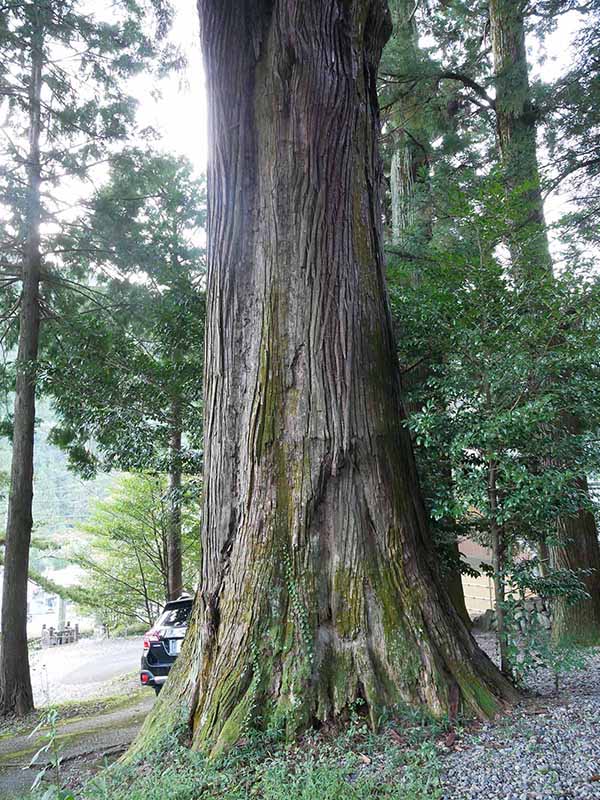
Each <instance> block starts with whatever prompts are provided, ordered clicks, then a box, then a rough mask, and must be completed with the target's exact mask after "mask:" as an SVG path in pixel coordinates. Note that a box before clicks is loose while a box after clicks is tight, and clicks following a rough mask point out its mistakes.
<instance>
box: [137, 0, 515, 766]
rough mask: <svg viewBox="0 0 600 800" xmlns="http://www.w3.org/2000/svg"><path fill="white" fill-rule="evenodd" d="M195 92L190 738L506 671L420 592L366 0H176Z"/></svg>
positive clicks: (186, 687) (418, 531) (434, 697)
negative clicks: (180, 2) (200, 347)
mask: <svg viewBox="0 0 600 800" xmlns="http://www.w3.org/2000/svg"><path fill="white" fill-rule="evenodd" d="M199 9H200V16H201V29H202V42H203V49H204V57H205V63H206V78H207V85H208V92H209V97H210V130H211V136H212V139H211V150H210V162H209V197H210V199H209V275H208V302H207V309H208V314H207V350H206V380H205V429H204V430H205V483H204V486H205V510H204V519H203V563H202V578H201V581H202V582H201V587H200V591H199V595H198V599H197V602H196V605H195V609H194V614H193V618H192V623H191V626H190V629H189V632H188V636H187V638H186V642H185V645H184V649H183V653H182V655H181V657H180V658H179V659H178V661H177V663H176V665H175V668H174V671H173V674H172V677H171V678H170V679H169V681H168V682H167V685H166V687H165V690H164V691H163V693H162V695H161V698H160V700H159V703H158V705H157V707H156V711H155V712H154V713H153V714H152V715H151V717H150V718H149V720H148V721H147V723H146V725H145V727H144V730H143V731H142V734H141V736H140V738H139V740H138V744H137V745H136V747H137V748H139V747H141V746H142V744H143V745H144V746H146V745H147V741H148V738H149V737H150V736H151V734H152V733H153V731H158V730H160V729H161V728H162V730H164V724H165V714H167V713H168V712H169V709H172V708H174V707H177V706H178V705H179V703H181V702H183V704H184V706H186V707H187V708H188V709H189V715H190V723H191V729H192V734H191V735H192V742H193V744H194V746H196V747H199V748H202V749H205V750H208V751H210V752H212V753H213V754H215V753H218V752H220V751H221V750H222V749H223V748H226V747H228V746H230V745H231V744H233V743H234V742H235V741H236V740H237V739H238V737H239V736H240V735H241V733H242V732H243V731H244V730H245V728H246V727H247V726H248V725H255V724H258V720H260V721H261V723H262V724H266V723H271V724H279V725H281V727H282V728H284V729H285V730H286V732H287V734H288V735H293V734H295V733H297V732H298V731H300V730H302V729H303V728H306V727H307V726H310V725H312V724H320V723H326V722H335V721H337V720H339V719H343V718H344V717H345V716H346V715H347V713H348V710H349V709H350V708H351V707H352V704H354V703H355V702H356V701H357V700H363V701H364V708H365V710H366V711H367V713H368V715H369V718H370V720H371V722H372V724H373V725H375V724H377V721H378V719H379V714H380V712H381V711H382V710H383V709H384V708H391V707H392V706H394V704H396V703H398V702H399V701H407V702H410V703H420V704H423V705H425V706H427V707H428V708H429V709H430V710H431V711H432V712H434V713H435V714H442V713H445V712H447V711H449V710H450V709H452V708H454V707H455V705H456V704H459V705H461V706H462V707H463V708H464V709H465V710H468V711H472V712H476V713H478V714H482V715H489V714H493V713H494V712H495V711H496V710H497V709H498V706H499V700H500V699H501V698H505V697H510V696H512V695H511V692H512V690H511V687H510V686H509V684H508V683H507V682H506V681H505V680H504V679H503V678H502V676H501V675H500V673H499V672H498V671H497V670H496V668H495V667H494V666H493V665H492V663H491V662H490V661H489V660H488V659H487V657H486V656H485V655H484V654H483V653H482V652H481V651H480V650H479V649H478V648H477V646H476V645H475V643H474V641H473V639H472V638H471V637H470V635H469V634H468V632H467V630H466V628H465V627H464V625H463V624H462V622H460V620H459V618H458V617H457V615H456V614H455V612H454V611H453V610H452V608H451V606H450V602H449V599H448V597H447V595H446V594H445V593H444V592H443V591H442V590H441V589H440V588H439V579H438V576H437V573H436V571H435V565H434V563H433V562H434V560H433V557H432V553H431V547H430V542H429V539H428V533H427V530H426V520H425V514H424V509H423V507H422V504H421V501H420V498H419V491H418V487H417V483H416V475H415V467H414V461H413V457H412V452H411V446H410V439H409V436H408V433H407V432H406V431H405V429H404V427H403V425H402V406H401V402H400V397H399V370H398V366H397V361H396V355H395V346H394V342H393V341H392V335H391V322H390V317H389V313H388V308H387V302H386V296H385V286H384V273H383V259H382V246H381V208H380V204H379V186H380V179H381V175H380V165H379V161H378V156H377V136H378V112H377V92H376V85H375V80H376V70H377V65H378V61H379V57H380V52H381V47H382V45H383V43H384V40H385V37H386V36H387V34H388V27H389V18H388V13H387V7H386V4H385V3H384V2H382V0H302V2H300V0H292V1H291V2H289V0H285V1H284V0H268V2H267V0H265V2H260V3H258V4H256V3H251V2H249V0H248V2H246V3H240V2H239V1H238V2H233V0H218V1H217V0H201V1H200V3H199Z"/></svg>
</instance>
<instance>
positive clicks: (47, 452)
mask: <svg viewBox="0 0 600 800" xmlns="http://www.w3.org/2000/svg"><path fill="white" fill-rule="evenodd" d="M37 416H38V419H39V423H38V425H37V426H36V435H35V461H34V497H33V519H34V536H35V537H38V538H40V539H51V540H52V541H53V542H56V544H57V547H60V546H61V545H63V544H66V543H67V542H68V541H69V540H70V539H72V538H73V537H76V536H77V535H78V528H79V527H80V525H81V524H82V523H84V522H85V521H86V520H87V519H88V517H89V514H90V511H91V509H92V507H93V505H94V503H95V502H96V501H97V500H102V499H104V498H106V497H107V496H108V494H109V493H110V489H111V486H112V485H113V484H114V482H115V480H116V478H117V475H116V473H115V474H110V475H105V474H99V475H98V477H97V478H95V479H94V480H90V481H84V480H83V479H82V478H80V477H79V476H78V475H76V474H75V473H73V472H71V471H70V470H69V469H68V467H67V457H66V455H65V454H64V453H63V452H62V450H60V449H59V448H58V447H55V446H54V445H51V444H50V443H49V442H48V433H49V432H50V429H51V428H52V426H53V425H54V424H55V422H54V417H53V414H52V409H51V408H50V405H49V403H47V402H44V401H38V408H37ZM10 458H11V445H10V443H9V442H8V441H7V440H6V439H0V470H1V471H4V472H9V471H10ZM6 509H7V497H3V498H1V499H0V520H1V525H2V529H4V526H5V523H6ZM39 556H41V554H39ZM34 563H35V566H36V568H37V569H40V568H42V567H44V566H50V559H48V558H47V557H44V558H41V557H36V558H34ZM51 566H52V568H56V566H59V565H58V564H57V562H56V559H51Z"/></svg>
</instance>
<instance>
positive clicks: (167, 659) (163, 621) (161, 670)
mask: <svg viewBox="0 0 600 800" xmlns="http://www.w3.org/2000/svg"><path fill="white" fill-rule="evenodd" d="M193 602H194V600H193V598H192V597H190V596H189V595H182V596H181V597H179V598H178V599H177V600H171V601H169V602H168V603H167V604H166V606H165V607H164V609H163V612H162V614H161V615H160V617H159V618H158V619H157V620H156V622H155V623H154V626H153V627H152V628H151V629H150V630H149V631H148V633H146V634H145V636H144V652H143V654H142V668H141V671H140V681H141V682H142V684H143V685H144V686H152V687H153V688H154V691H155V692H156V694H158V693H159V692H160V690H161V689H162V685H163V683H164V682H165V681H166V680H167V675H168V674H169V671H170V670H171V667H172V666H173V663H174V661H175V659H176V658H177V656H178V655H179V653H180V651H181V644H182V642H183V637H184V636H185V632H186V631H187V626H188V620H189V617H190V612H191V610H192V604H193Z"/></svg>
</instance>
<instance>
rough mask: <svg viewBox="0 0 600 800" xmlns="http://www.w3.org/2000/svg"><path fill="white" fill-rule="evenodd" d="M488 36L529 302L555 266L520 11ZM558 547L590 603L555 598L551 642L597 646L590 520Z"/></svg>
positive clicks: (598, 577) (564, 424) (497, 22)
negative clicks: (581, 575)
mask: <svg viewBox="0 0 600 800" xmlns="http://www.w3.org/2000/svg"><path fill="white" fill-rule="evenodd" d="M490 28H491V38H492V50H493V56H494V67H495V73H496V79H495V84H496V114H497V123H498V139H499V144H500V150H501V153H502V158H503V162H504V167H505V174H506V180H507V185H508V188H509V190H510V192H511V195H512V198H511V199H510V200H509V202H510V209H511V213H512V222H513V231H512V235H511V239H510V249H511V259H512V262H513V265H514V267H515V275H516V276H517V277H518V279H519V280H520V281H521V282H522V284H523V287H524V288H525V289H528V290H529V292H530V294H531V296H532V298H535V295H536V290H537V289H538V282H540V281H541V282H543V281H544V280H547V278H548V276H551V275H552V267H553V265H552V258H551V255H550V247H549V243H548V232H547V228H546V223H545V219H544V204H543V199H542V193H541V188H540V177H539V169H538V161H537V145H536V114H535V109H534V108H533V105H532V102H531V96H530V90H529V78H528V64H527V51H526V47H525V26H524V21H523V11H522V4H521V3H516V2H514V0H490ZM533 302H534V303H535V299H534V300H533ZM541 313H544V310H543V309H541ZM557 425H558V427H559V428H561V429H564V430H566V431H567V432H568V433H570V434H573V435H576V434H578V433H579V432H580V422H579V421H578V420H577V419H575V418H574V417H573V416H572V415H571V414H566V413H565V414H563V415H562V417H561V419H560V420H559V421H558V422H557ZM579 483H580V490H581V492H582V493H585V494H587V493H588V487H587V481H586V479H585V476H582V477H581V479H580V481H579ZM557 540H558V544H557V545H556V546H551V547H550V558H551V563H552V565H553V566H555V567H568V568H570V569H572V570H575V571H577V570H580V569H590V568H591V569H592V570H593V572H592V574H591V575H590V576H588V577H586V579H585V584H586V589H587V591H588V592H589V594H590V599H589V600H587V601H584V602H582V603H578V604H576V605H569V604H567V603H566V602H565V601H564V600H562V599H560V598H559V599H557V600H556V601H555V603H554V616H555V619H554V626H553V632H554V635H555V637H556V638H558V639H565V638H568V639H570V640H572V641H576V642H579V643H580V644H595V643H597V642H598V641H599V640H600V545H599V543H598V531H597V527H596V522H595V520H594V517H593V515H592V514H591V513H590V512H589V511H587V510H586V509H585V508H581V510H580V511H579V512H578V513H577V514H576V515H575V516H572V517H566V516H565V517H560V518H559V519H558V520H557Z"/></svg>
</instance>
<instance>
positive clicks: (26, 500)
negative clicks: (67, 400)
mask: <svg viewBox="0 0 600 800" xmlns="http://www.w3.org/2000/svg"><path fill="white" fill-rule="evenodd" d="M42 48H43V28H42V23H41V21H40V22H39V25H38V28H37V30H36V31H35V32H34V34H33V36H32V53H31V79H30V86H29V107H30V112H29V117H30V119H29V123H30V127H29V155H28V164H27V174H28V196H27V212H26V241H25V250H24V258H23V288H22V295H21V308H20V318H19V346H18V352H17V377H16V390H15V406H14V432H13V448H12V465H11V476H10V494H9V499H8V519H7V525H6V543H5V551H4V578H3V586H2V630H1V632H0V713H2V714H17V715H23V714H26V713H27V712H28V711H31V709H32V708H33V694H32V691H31V677H30V672H29V653H28V648H27V576H28V571H29V545H30V541H31V529H32V524H33V519H32V502H33V438H34V427H35V382H36V361H37V357H38V338H39V327H40V309H39V283H40V269H41V255H40V214H41V203H40V186H41V167H40V129H41V102H40V100H41V98H40V95H41V86H42V64H43V50H42Z"/></svg>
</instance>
